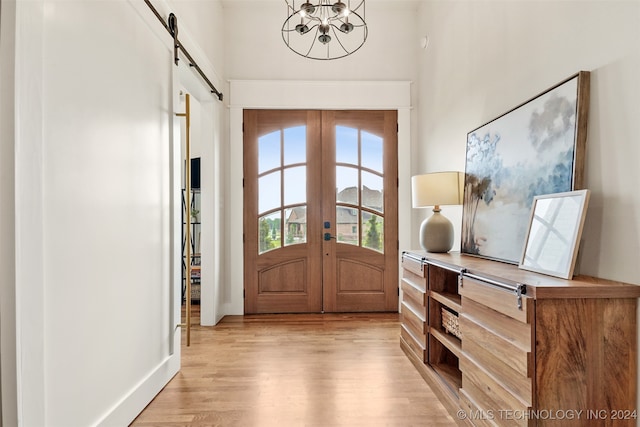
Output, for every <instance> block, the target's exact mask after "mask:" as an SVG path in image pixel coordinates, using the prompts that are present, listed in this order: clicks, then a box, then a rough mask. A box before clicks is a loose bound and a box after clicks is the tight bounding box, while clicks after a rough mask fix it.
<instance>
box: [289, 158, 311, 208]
mask: <svg viewBox="0 0 640 427" xmlns="http://www.w3.org/2000/svg"><path fill="white" fill-rule="evenodd" d="M306 201H307V167H306V166H296V167H293V168H286V169H285V170H284V204H285V205H294V204H298V203H306Z"/></svg>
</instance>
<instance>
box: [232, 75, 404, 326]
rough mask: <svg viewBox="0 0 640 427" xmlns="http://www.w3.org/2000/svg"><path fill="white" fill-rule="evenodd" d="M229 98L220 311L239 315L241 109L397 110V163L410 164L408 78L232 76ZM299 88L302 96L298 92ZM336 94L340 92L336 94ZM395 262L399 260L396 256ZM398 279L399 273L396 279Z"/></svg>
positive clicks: (241, 301)
mask: <svg viewBox="0 0 640 427" xmlns="http://www.w3.org/2000/svg"><path fill="white" fill-rule="evenodd" d="M228 92H229V93H230V101H229V126H230V127H229V150H230V151H229V176H228V178H229V181H228V187H227V190H228V191H227V194H228V196H229V198H228V200H227V203H226V218H227V223H228V228H227V233H228V234H227V248H228V260H229V265H228V266H229V269H228V272H229V277H228V280H227V281H226V283H228V284H229V285H228V288H227V289H225V290H226V291H227V292H226V295H227V297H228V298H227V299H226V300H225V304H224V308H223V311H224V314H225V315H242V314H244V298H243V290H244V261H243V253H244V252H243V242H242V234H243V219H242V215H238V212H243V188H242V179H243V176H242V165H243V153H242V149H243V131H242V117H243V110H244V109H245V108H256V109H319V110H397V111H398V164H399V165H411V139H412V137H411V116H412V114H413V112H412V110H411V82H409V81H386V82H385V81H381V82H347V81H326V82H322V81H297V80H296V81H269V80H264V81H257V80H232V81H231V82H230V90H229V91H228ZM300 93H304V94H305V96H304V97H301V96H298V95H299V94H300ZM336 93H340V94H341V96H340V97H336V96H335V94H336ZM398 181H399V182H398V240H399V245H400V248H409V247H410V246H411V168H410V167H401V168H399V171H398ZM398 262H400V260H399V259H398ZM398 280H399V278H398Z"/></svg>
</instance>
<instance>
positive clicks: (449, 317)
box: [441, 307, 462, 339]
mask: <svg viewBox="0 0 640 427" xmlns="http://www.w3.org/2000/svg"><path fill="white" fill-rule="evenodd" d="M441 311H442V327H443V328H444V330H445V331H447V332H448V333H450V334H451V335H453V336H455V337H458V338H460V339H462V333H461V332H460V323H459V322H458V316H457V315H456V314H455V313H452V312H450V311H449V310H447V309H446V308H444V307H442V308H441Z"/></svg>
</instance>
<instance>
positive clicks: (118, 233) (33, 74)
mask: <svg viewBox="0 0 640 427" xmlns="http://www.w3.org/2000/svg"><path fill="white" fill-rule="evenodd" d="M154 4H155V5H156V7H158V6H160V7H159V9H160V10H161V12H162V14H163V16H165V17H166V16H167V14H168V11H169V8H168V6H167V4H166V3H165V2H163V1H161V0H158V1H155V2H154ZM14 9H15V27H14V26H13V25H12V20H11V18H12V17H13V13H12V12H13V10H14ZM205 18H206V17H203V19H205ZM14 35H15V43H16V46H15V49H14V48H13V47H12V46H10V45H7V43H11V42H12V39H13V36H14ZM1 40H2V46H1V51H0V54H1V56H2V69H1V70H2V74H1V79H0V88H1V89H2V103H1V104H0V107H1V110H0V112H1V116H0V120H1V123H2V128H1V129H2V145H1V146H0V165H1V170H2V174H3V176H2V181H1V185H0V194H1V196H2V200H3V202H2V205H1V206H0V233H2V239H1V240H0V250H1V253H2V257H1V261H0V262H2V269H1V273H0V274H2V287H1V288H0V292H1V293H2V306H1V312H0V315H1V318H0V326H1V328H2V329H1V330H2V352H1V353H0V356H1V359H0V361H1V362H2V371H1V372H2V376H1V379H2V399H3V401H2V405H3V410H2V418H3V421H2V422H3V424H6V425H24V426H42V425H47V426H65V427H66V426H86V425H109V426H111V425H126V424H128V423H129V422H130V421H131V420H132V419H133V418H134V417H135V416H136V415H137V414H138V413H139V412H140V411H141V410H142V409H143V408H144V406H145V405H146V404H147V403H148V402H149V401H150V400H151V398H152V397H153V396H154V395H155V394H156V393H157V392H158V391H159V390H160V389H161V388H162V386H163V385H164V384H166V382H167V381H168V380H169V379H170V378H171V377H172V376H173V375H174V374H175V373H176V372H177V370H178V367H179V358H180V339H179V338H180V334H179V332H177V331H179V328H176V324H177V323H179V321H180V320H179V315H180V250H179V248H180V224H179V222H180V181H179V168H180V148H179V135H176V136H175V137H174V131H176V130H177V126H176V121H177V119H176V118H175V116H174V110H175V107H174V99H176V98H177V93H176V92H177V88H178V83H179V81H180V78H179V76H178V73H177V72H176V70H177V69H176V68H175V67H174V66H173V64H172V55H173V49H172V43H171V40H170V38H169V36H168V33H167V32H166V31H165V30H164V28H162V26H161V24H160V23H159V22H158V21H157V19H156V17H155V16H153V14H152V13H151V11H150V10H149V9H148V7H147V6H146V5H145V4H144V3H143V2H137V1H136V2H134V1H124V0H120V1H93V2H86V1H80V0H73V1H60V0H33V1H29V2H17V3H14V2H11V1H3V2H2V36H1ZM195 50H198V49H195ZM198 51H199V50H198ZM192 54H193V52H192ZM14 58H15V60H14ZM14 66H15V82H13V78H14V73H13V69H14ZM185 66H186V67H188V65H187V64H184V65H183V67H185ZM14 91H15V96H13V92H14ZM216 102H217V101H216ZM221 110H222V109H221V108H218V111H217V112H216V114H217V115H218V116H221V115H222V112H221ZM218 120H219V119H218ZM14 122H15V133H14V132H13V127H12V124H13V123H14ZM216 137H217V138H219V137H218V136H217V135H216ZM5 175H6V176H5ZM5 178H6V179H5ZM14 183H15V187H14ZM14 188H15V197H14ZM14 199H15V203H14ZM14 208H15V220H14V215H13V214H14ZM14 222H15V224H14ZM14 233H15V243H14V241H13V240H12V236H13V234H14ZM176 248H177V249H176ZM14 254H15V256H14ZM14 266H15V269H14ZM14 271H15V277H13V276H14ZM14 294H15V297H14ZM12 313H15V316H16V317H15V318H16V320H15V323H14V324H13V325H12V324H11V323H12V322H11V317H12ZM7 319H9V321H7ZM16 355H17V357H16ZM12 368H13V369H12ZM14 373H15V377H13V375H12V374H14Z"/></svg>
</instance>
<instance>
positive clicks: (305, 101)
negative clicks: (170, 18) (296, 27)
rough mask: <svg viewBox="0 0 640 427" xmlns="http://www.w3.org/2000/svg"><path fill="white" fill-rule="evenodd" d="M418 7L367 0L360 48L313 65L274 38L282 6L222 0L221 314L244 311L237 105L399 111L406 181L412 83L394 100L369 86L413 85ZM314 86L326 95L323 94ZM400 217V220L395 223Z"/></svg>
mask: <svg viewBox="0 0 640 427" xmlns="http://www.w3.org/2000/svg"><path fill="white" fill-rule="evenodd" d="M417 4H418V3H417V2H415V1H394V2H382V1H375V0H374V1H371V2H367V15H366V17H367V23H368V24H369V37H368V39H367V42H366V43H365V45H364V46H363V47H362V48H361V49H360V50H358V51H357V52H356V53H355V54H353V55H351V56H349V57H346V58H342V59H339V60H332V61H316V60H310V59H305V58H302V57H300V56H299V55H297V54H295V53H294V52H292V51H290V50H289V48H288V47H287V46H286V45H285V44H284V42H283V40H282V36H281V33H280V28H281V27H282V23H283V22H284V19H285V18H286V16H285V12H286V5H285V4H284V2H280V1H255V0H242V1H225V2H223V5H224V14H225V40H226V43H227V45H226V55H225V64H226V65H225V67H226V72H227V76H228V78H229V79H230V80H231V81H232V85H231V87H230V91H229V99H230V102H231V111H230V114H231V116H230V118H229V123H230V136H229V140H230V157H229V165H230V174H229V177H230V178H229V179H230V181H229V184H228V187H227V188H228V194H229V205H228V206H229V209H228V212H229V216H228V224H229V233H230V234H229V240H228V242H227V246H228V248H229V253H230V257H229V258H228V268H227V270H228V271H229V280H228V282H227V283H228V287H226V288H225V314H242V312H243V300H242V289H243V276H242V274H243V270H242V220H241V217H239V216H237V215H235V216H234V215H233V213H234V212H241V211H242V115H241V112H242V108H363V109H367V108H399V109H400V110H401V111H400V114H399V121H400V126H401V133H400V134H399V143H400V145H401V153H400V159H401V160H400V161H401V163H400V174H401V176H402V175H403V174H406V175H407V176H406V178H405V179H404V181H406V183H408V181H409V170H410V168H409V167H408V163H410V162H411V155H410V153H411V150H412V146H414V145H415V144H416V142H417V141H416V139H415V137H414V135H415V132H414V129H415V111H414V110H412V109H411V105H412V104H411V103H412V101H413V99H414V98H415V94H416V92H415V89H414V85H409V86H407V85H404V86H403V85H399V86H398V87H402V88H403V90H404V89H405V88H407V89H408V90H409V93H408V94H406V95H407V97H406V98H402V99H403V102H399V103H398V102H397V100H396V99H395V98H394V97H389V96H387V95H386V92H385V90H382V91H381V92H380V93H377V92H376V89H375V87H376V84H379V85H380V86H382V87H384V85H385V82H389V84H391V85H394V84H397V83H398V82H401V81H404V82H413V81H415V80H416V78H417V61H416V53H417V50H418V49H419V40H418V37H417V36H416V32H415V25H416V23H417V20H416V16H417V15H416V10H417ZM250 81H254V82H253V83H252V82H250ZM349 82H353V84H351V85H350V84H349ZM332 83H333V85H332ZM253 85H256V86H253ZM240 87H242V88H248V87H255V90H253V92H252V93H247V92H243V93H242V94H238V93H235V92H234V90H235V88H240ZM363 87H366V88H370V89H371V92H369V93H367V94H364V95H362V94H361V93H360V90H361V88H363ZM319 88H323V89H326V90H325V91H324V92H322V89H319ZM319 90H320V91H321V92H320V93H318V91H319ZM248 94H249V96H246V95H248ZM267 94H268V96H266V95H267ZM404 95H405V94H404V93H403V94H402V96H404ZM402 96H401V97H402ZM405 100H406V101H405ZM405 138H406V139H405ZM407 185H408V184H407ZM407 188H408V187H407ZM407 188H405V187H402V185H401V188H400V191H399V199H400V200H399V202H400V203H401V204H404V205H405V206H410V201H409V200H407V198H408V197H409V196H406V194H408V193H406V192H405V190H406V189H407ZM405 193H406V194H405ZM403 195H405V196H406V197H404V196H403ZM405 214H407V215H408V216H405ZM400 217H401V218H400V220H401V225H400V240H401V249H407V246H408V245H409V244H410V243H409V241H410V238H409V237H408V234H409V232H410V231H408V227H409V226H408V224H407V223H408V218H409V217H410V215H409V213H408V210H406V209H402V208H401V212H400ZM403 218H407V219H406V220H404V221H402V220H403Z"/></svg>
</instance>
